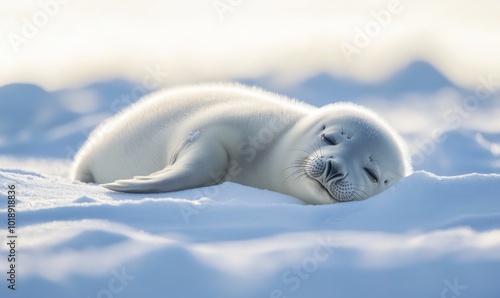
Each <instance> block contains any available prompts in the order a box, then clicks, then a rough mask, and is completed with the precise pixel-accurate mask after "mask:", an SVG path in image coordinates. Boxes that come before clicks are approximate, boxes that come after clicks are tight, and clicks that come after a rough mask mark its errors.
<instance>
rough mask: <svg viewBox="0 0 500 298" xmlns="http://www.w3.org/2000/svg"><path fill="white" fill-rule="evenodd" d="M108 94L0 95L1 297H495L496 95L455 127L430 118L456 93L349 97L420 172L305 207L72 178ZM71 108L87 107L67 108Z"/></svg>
mask: <svg viewBox="0 0 500 298" xmlns="http://www.w3.org/2000/svg"><path fill="white" fill-rule="evenodd" d="M323 79H324V78H322V80H323ZM257 83H258V84H260V85H265V83H263V82H257ZM107 84H108V85H109V86H108V87H106V84H105V83H102V84H100V85H93V86H88V87H83V88H80V89H77V90H60V91H55V92H46V91H44V90H42V89H40V88H37V87H34V86H30V85H22V84H19V85H11V86H5V87H1V88H0V96H1V97H2V104H3V106H2V107H3V109H2V110H0V117H1V118H0V119H2V120H0V124H2V125H1V126H0V181H1V183H0V222H1V225H0V243H1V245H0V268H1V270H0V276H1V279H0V280H1V281H0V297H218V298H219V297H366V296H368V297H498V295H499V294H500V284H499V283H498V276H500V195H499V194H500V174H499V173H500V171H499V168H500V160H499V158H498V156H499V154H498V146H499V144H500V131H499V129H498V127H499V126H498V121H499V120H498V119H499V118H496V117H494V115H497V114H498V111H500V103H499V101H498V93H495V94H494V95H492V97H491V99H490V100H489V101H488V102H483V103H482V105H481V106H479V107H478V108H477V109H476V110H475V111H473V112H470V116H469V117H467V118H464V119H462V123H461V125H460V126H453V127H450V126H449V123H447V122H446V121H444V122H442V121H441V122H440V121H439V115H440V114H439V113H442V112H446V110H447V108H449V107H450V105H451V104H453V103H456V102H457V101H458V102H460V100H461V98H464V97H465V94H468V93H467V92H468V91H467V90H461V89H459V88H455V87H453V86H444V87H443V88H439V90H437V91H435V92H430V94H428V93H425V92H420V93H412V94H411V95H408V93H406V92H403V93H397V94H394V95H393V96H392V95H391V97H389V98H387V99H381V98H382V96H380V97H378V96H377V98H373V97H367V96H360V98H359V99H358V101H357V102H358V103H361V104H365V105H368V106H370V107H372V108H374V109H375V110H377V111H378V112H379V113H381V114H382V116H383V117H384V118H387V119H389V122H391V123H393V124H394V125H395V126H396V128H398V129H399V130H400V131H401V132H402V133H403V135H404V137H405V139H407V140H408V141H409V143H410V147H411V148H412V152H413V153H414V154H421V155H422V156H423V157H424V158H423V162H422V163H419V164H417V165H416V167H415V168H416V171H415V173H413V174H412V175H411V176H409V177H406V178H405V179H403V180H402V181H401V182H399V183H397V184H396V185H395V186H393V187H392V188H390V189H389V190H387V191H385V192H383V193H381V194H379V195H377V196H375V197H372V198H370V199H368V200H366V201H361V202H350V203H340V204H333V205H324V206H312V205H305V204H304V203H302V202H301V201H299V200H297V199H295V198H292V197H289V196H286V195H282V194H279V193H273V192H270V191H267V190H260V189H255V188H251V187H246V186H242V185H238V184H234V183H224V184H221V185H217V186H211V187H204V188H198V189H191V190H184V191H178V192H172V193H162V194H147V195H144V194H125V193H117V192H113V191H110V190H107V189H104V188H102V187H99V186H98V185H95V184H84V183H80V182H76V181H71V180H70V179H69V178H68V173H69V171H70V165H71V158H72V157H73V155H74V152H75V151H76V150H77V149H78V148H79V146H80V145H81V143H82V142H83V141H84V140H85V139H86V138H87V137H88V134H89V132H90V131H91V129H92V128H93V127H94V126H95V125H97V123H99V122H100V121H102V120H103V119H104V118H106V117H107V116H109V115H111V114H113V113H115V112H117V111H116V110H115V108H114V107H116V105H117V102H116V100H115V99H117V98H119V94H121V93H123V92H125V93H126V92H128V90H130V89H127V88H128V87H127V86H128V85H126V84H125V85H124V83H123V82H121V83H120V84H117V83H116V82H109V83H107ZM389 85H390V84H389ZM117 86H118V87H117ZM120 86H121V87H120ZM123 86H125V87H123ZM130 86H133V85H132V84H131V85H130ZM327 86H328V82H325V83H324V84H321V86H316V87H317V88H316V90H319V91H317V92H319V93H316V94H312V93H311V94H309V95H310V96H308V97H306V96H297V97H298V98H300V99H304V100H305V99H308V98H309V99H311V100H310V101H309V103H312V104H316V105H321V104H322V102H321V101H322V100H324V99H325V98H328V100H330V101H331V100H332V98H331V95H332V94H335V93H334V92H333V91H331V90H327V88H328V87H327ZM271 89H272V88H271ZM276 89H277V88H275V90H276ZM359 89H360V90H366V88H363V86H360V88H359ZM103 90H105V92H104V91H103ZM112 90H116V93H115V94H114V95H109V93H111V92H112ZM311 90H312V89H310V90H308V89H307V85H301V86H300V85H299V86H298V87H297V89H295V91H294V90H292V89H290V90H287V91H286V92H283V93H286V94H288V95H290V96H294V95H296V93H300V92H305V93H307V92H311ZM443 90H444V91H443ZM446 90H448V91H446ZM450 90H451V91H450ZM72 92H74V93H75V94H76V95H71V94H70V93H72ZM106 92H108V93H106ZM294 92H295V93H294ZM362 92H364V91H362ZM103 94H108V95H106V96H105V95H103ZM443 94H444V96H443ZM73 96H75V97H79V96H80V97H82V96H92V98H94V99H92V100H90V102H88V103H86V104H85V103H78V104H74V105H73V104H72V101H71V100H69V99H68V98H74V97H73ZM40 98H42V99H43V100H40ZM429 98H430V99H432V100H430V99H429ZM344 99H349V98H344ZM418 100H422V101H424V100H425V101H424V103H423V104H422V103H421V104H420V105H418V104H417V103H418ZM425 108H427V109H425ZM401 113H405V115H406V116H407V117H404V116H403V115H401ZM425 113H429V114H425ZM427 115H430V116H429V117H427ZM422 117H423V119H425V120H424V121H413V119H417V120H418V119H422ZM408 119H410V121H408ZM5 121H6V122H5ZM4 123H5V125H4ZM485 123H489V126H486V125H485ZM429 127H433V129H442V131H444V136H446V138H445V139H444V140H443V141H442V142H437V141H435V142H433V143H429V144H431V145H432V146H434V147H433V148H432V150H430V147H423V145H422V146H420V145H421V144H424V143H425V142H424V141H426V140H427V139H426V138H428V137H429V135H430V133H431V132H430V131H428V130H429ZM495 127H496V128H495ZM190 137H192V138H195V137H196V132H193V135H191V136H190ZM429 146H430V145H429ZM422 148H424V149H425V148H427V149H429V150H428V151H423V149H422ZM419 150H420V151H419ZM8 185H15V191H16V198H17V204H16V229H15V231H16V235H17V236H18V238H17V239H16V241H17V242H16V243H17V244H16V256H17V258H16V263H15V265H16V290H15V291H12V290H10V289H8V288H7V286H8V282H7V281H6V279H7V278H8V274H7V271H8V270H9V269H8V268H9V267H8V266H9V265H10V264H11V263H9V262H8V260H7V255H8V254H9V249H10V248H9V246H7V245H6V243H8V241H9V240H10V239H11V238H7V236H8V230H7V226H6V223H7V214H8V209H7V208H8V204H7V202H8V201H7V192H8Z"/></svg>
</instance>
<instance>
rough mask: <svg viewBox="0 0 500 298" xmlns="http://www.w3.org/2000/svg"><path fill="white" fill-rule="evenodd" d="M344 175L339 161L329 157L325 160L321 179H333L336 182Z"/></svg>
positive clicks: (327, 180)
mask: <svg viewBox="0 0 500 298" xmlns="http://www.w3.org/2000/svg"><path fill="white" fill-rule="evenodd" d="M345 176H346V173H345V171H344V169H343V167H342V166H341V165H340V163H338V162H336V161H335V160H334V159H331V158H330V159H328V160H327V161H326V166H325V170H324V171H323V181H325V182H329V181H330V180H333V182H336V181H339V180H340V179H342V178H344V177H345Z"/></svg>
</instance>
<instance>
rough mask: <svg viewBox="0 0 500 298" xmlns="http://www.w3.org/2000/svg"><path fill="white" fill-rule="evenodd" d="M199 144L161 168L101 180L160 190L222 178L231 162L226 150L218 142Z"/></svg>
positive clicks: (125, 188)
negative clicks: (144, 173)
mask: <svg viewBox="0 0 500 298" xmlns="http://www.w3.org/2000/svg"><path fill="white" fill-rule="evenodd" d="M200 144H201V143H200ZM193 145H194V144H193ZM196 145H199V144H196ZM197 147H198V146H190V147H189V149H187V150H185V151H183V152H181V154H180V155H179V158H178V159H177V160H176V161H175V162H174V164H172V165H168V166H166V167H165V168H164V169H162V170H160V171H158V172H155V173H152V174H150V175H148V176H135V177H134V178H132V179H126V180H117V181H115V182H112V183H107V184H101V186H103V187H106V188H108V189H111V190H114V191H121V192H131V193H158V192H169V191H177V190H183V189H189V188H195V187H201V186H208V185H214V184H218V183H220V182H222V181H223V180H224V178H225V173H226V169H227V164H228V162H229V160H228V156H227V153H226V151H225V150H223V149H222V148H221V147H220V146H219V145H215V144H213V145H212V146H205V147H203V148H201V147H200V148H197Z"/></svg>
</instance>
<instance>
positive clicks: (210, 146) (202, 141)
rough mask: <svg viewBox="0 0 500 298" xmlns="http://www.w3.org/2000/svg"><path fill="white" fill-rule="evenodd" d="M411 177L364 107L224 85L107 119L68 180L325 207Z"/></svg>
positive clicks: (405, 160) (383, 127)
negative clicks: (263, 196) (222, 190)
mask: <svg viewBox="0 0 500 298" xmlns="http://www.w3.org/2000/svg"><path fill="white" fill-rule="evenodd" d="M410 173H411V163H410V160H409V154H408V150H407V148H406V145H405V143H404V142H403V140H402V138H401V137H400V136H399V135H398V134H397V132H396V131H395V130H394V129H393V128H391V127H390V126H389V125H388V124H387V123H386V122H385V121H384V120H383V119H381V118H380V117H379V116H378V115H376V114H375V113H374V112H372V111H370V110H368V109H367V108H364V107H362V106H359V105H356V104H353V103H346V102H341V103H334V104H330V105H326V106H324V107H321V108H317V107H314V106H311V105H308V104H305V103H302V102H299V101H297V100H293V99H289V98H286V97H284V96H280V95H277V94H274V93H271V92H266V91H264V90H262V89H259V88H255V87H247V86H244V85H240V84H233V83H220V84H202V85H190V86H181V87H176V88H171V89H166V90H163V91H159V92H156V93H153V94H150V95H148V96H146V97H144V98H143V99H141V100H139V101H138V102H136V103H135V104H133V105H132V106H130V107H129V108H127V109H125V110H124V111H122V112H121V113H119V114H117V115H116V116H114V117H111V118H110V119H109V120H107V121H105V123H103V124H102V125H100V126H99V127H97V128H96V129H95V130H94V131H93V132H92V134H91V135H90V137H89V139H88V140H87V142H86V143H85V144H84V145H83V146H82V148H81V149H80V151H79V152H78V153H77V155H76V158H75V163H74V167H73V171H72V178H73V179H75V180H80V181H83V182H94V183H99V184H101V185H102V186H103V187H106V188H108V189H111V190H114V191H121V192H132V193H151V192H170V191H176V190H183V189H189V188H195V187H201V186H208V185H214V184H218V183H221V182H223V181H232V182H236V183H240V184H244V185H248V186H253V187H257V188H261V189H268V190H272V191H276V192H280V193H284V194H287V195H291V196H294V197H296V198H298V199H301V200H302V201H304V202H306V203H310V204H326V203H335V202H346V201H353V200H363V199H367V198H369V197H371V196H373V195H375V194H378V193H380V192H381V191H383V190H385V189H387V188H389V187H390V186H391V185H393V184H394V183H395V182H397V181H398V180H400V179H401V178H402V177H404V176H407V175H409V174H410Z"/></svg>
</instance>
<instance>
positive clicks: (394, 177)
mask: <svg viewBox="0 0 500 298" xmlns="http://www.w3.org/2000/svg"><path fill="white" fill-rule="evenodd" d="M311 117H312V119H309V121H308V123H306V124H302V125H304V126H307V127H308V128H307V130H306V134H307V135H308V136H307V139H308V140H309V141H310V142H311V141H312V140H314V141H312V143H310V144H308V145H309V147H304V148H300V149H299V150H297V151H298V152H299V153H296V154H294V157H295V160H294V161H293V162H292V163H293V167H292V168H293V169H295V171H294V172H292V174H289V176H288V177H287V180H289V179H292V180H294V179H293V178H292V177H294V176H295V177H296V178H297V180H298V179H300V180H302V179H303V180H305V181H303V182H305V187H304V191H302V194H301V195H300V196H301V197H303V198H304V196H307V194H306V193H307V192H309V195H310V192H311V188H314V189H315V190H314V191H313V193H314V195H313V196H316V197H314V198H312V201H311V199H309V201H311V202H312V203H328V201H329V202H330V203H331V202H347V201H355V200H364V199H367V198H369V197H371V196H373V195H376V194H378V193H380V192H382V191H384V190H386V189H387V188H389V187H390V186H391V185H393V184H394V183H395V182H397V181H398V180H400V179H401V178H403V177H405V176H407V175H409V174H410V173H411V171H412V168H411V163H410V159H409V154H408V151H407V148H406V145H405V143H404V141H403V140H402V138H401V137H400V136H399V135H398V133H397V132H396V131H395V130H394V129H393V128H391V127H390V126H389V125H388V124H387V123H386V122H385V121H384V120H383V119H381V118H380V117H379V116H378V115H377V114H375V113H374V112H372V111H370V110H368V109H367V108H364V107H361V106H358V105H355V104H352V103H336V104H332V105H328V106H325V107H322V108H321V109H320V110H319V111H318V113H317V114H315V115H312V116H311Z"/></svg>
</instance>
